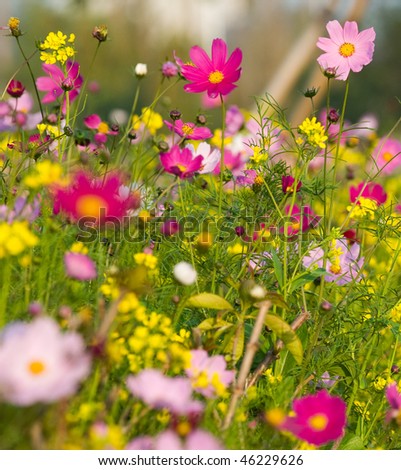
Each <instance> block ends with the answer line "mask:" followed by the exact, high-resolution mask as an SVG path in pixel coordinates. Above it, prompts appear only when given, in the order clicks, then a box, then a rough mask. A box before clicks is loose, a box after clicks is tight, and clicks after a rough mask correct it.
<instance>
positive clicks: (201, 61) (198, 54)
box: [189, 46, 214, 73]
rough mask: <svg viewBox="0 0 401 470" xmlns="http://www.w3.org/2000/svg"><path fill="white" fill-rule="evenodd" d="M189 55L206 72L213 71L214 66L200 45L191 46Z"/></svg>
mask: <svg viewBox="0 0 401 470" xmlns="http://www.w3.org/2000/svg"><path fill="white" fill-rule="evenodd" d="M189 57H190V58H191V60H192V62H193V63H194V64H195V65H196V66H197V67H199V68H200V69H201V70H202V71H204V72H205V73H210V72H213V70H214V67H213V64H212V62H211V60H210V59H209V56H208V55H207V54H206V52H205V51H204V50H203V49H202V48H201V47H199V46H193V47H191V49H190V51H189Z"/></svg>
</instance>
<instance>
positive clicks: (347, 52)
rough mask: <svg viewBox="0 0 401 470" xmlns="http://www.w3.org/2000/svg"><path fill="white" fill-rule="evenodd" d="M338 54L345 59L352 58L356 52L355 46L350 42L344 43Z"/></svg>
mask: <svg viewBox="0 0 401 470" xmlns="http://www.w3.org/2000/svg"><path fill="white" fill-rule="evenodd" d="M338 52H339V53H340V54H341V55H342V56H343V57H351V56H352V55H353V54H354V52H355V46H354V45H353V44H351V43H350V42H344V44H341V46H340V49H339V50H338Z"/></svg>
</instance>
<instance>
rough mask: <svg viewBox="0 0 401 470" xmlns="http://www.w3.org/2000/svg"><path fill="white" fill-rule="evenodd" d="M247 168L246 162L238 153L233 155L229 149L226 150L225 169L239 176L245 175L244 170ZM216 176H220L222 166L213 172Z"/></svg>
mask: <svg viewBox="0 0 401 470" xmlns="http://www.w3.org/2000/svg"><path fill="white" fill-rule="evenodd" d="M244 166H245V160H244V158H243V157H242V155H241V154H240V153H239V152H237V153H233V152H232V151H231V150H229V149H225V151H224V168H227V169H228V170H230V171H231V172H232V173H233V175H234V176H239V175H241V174H243V171H242V170H243V168H244ZM213 173H214V174H215V175H219V174H220V165H217V166H216V167H215V169H214V170H213Z"/></svg>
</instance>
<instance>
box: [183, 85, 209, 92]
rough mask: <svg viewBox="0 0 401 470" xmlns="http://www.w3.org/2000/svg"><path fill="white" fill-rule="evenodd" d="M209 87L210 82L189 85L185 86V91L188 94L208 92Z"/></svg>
mask: <svg viewBox="0 0 401 470" xmlns="http://www.w3.org/2000/svg"><path fill="white" fill-rule="evenodd" d="M209 86H210V83H209V82H200V83H187V84H186V85H184V90H185V91H187V92H188V93H201V92H202V91H206V90H207V89H208V87H209Z"/></svg>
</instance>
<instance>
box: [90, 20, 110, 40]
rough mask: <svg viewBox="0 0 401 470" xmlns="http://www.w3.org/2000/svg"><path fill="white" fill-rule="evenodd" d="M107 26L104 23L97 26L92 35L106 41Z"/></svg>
mask: <svg viewBox="0 0 401 470" xmlns="http://www.w3.org/2000/svg"><path fill="white" fill-rule="evenodd" d="M107 33H108V31H107V26H106V25H104V24H102V25H100V26H95V27H94V28H93V31H92V36H93V37H94V38H95V39H97V40H98V41H99V42H104V41H106V39H107Z"/></svg>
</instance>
